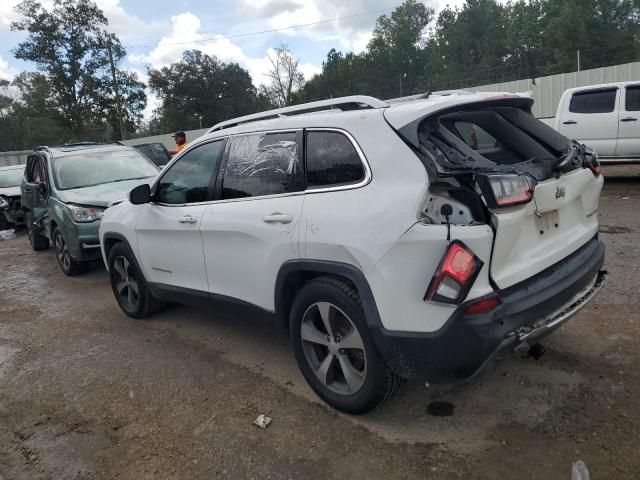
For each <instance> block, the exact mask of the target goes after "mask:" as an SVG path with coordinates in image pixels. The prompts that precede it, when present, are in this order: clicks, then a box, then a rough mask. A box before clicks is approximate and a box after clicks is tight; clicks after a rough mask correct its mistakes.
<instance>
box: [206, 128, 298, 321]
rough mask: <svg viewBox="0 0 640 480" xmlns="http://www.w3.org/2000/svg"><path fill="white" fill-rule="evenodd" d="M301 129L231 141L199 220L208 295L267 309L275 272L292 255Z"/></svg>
mask: <svg viewBox="0 0 640 480" xmlns="http://www.w3.org/2000/svg"><path fill="white" fill-rule="evenodd" d="M301 138H302V134H301V132H274V133H258V134H250V135H239V136H235V137H232V138H231V139H230V140H229V141H230V145H229V148H228V151H227V155H226V159H225V162H224V166H223V167H222V168H221V173H220V175H219V179H218V185H217V188H216V191H217V198H218V199H219V200H218V201H216V202H214V203H213V204H212V205H210V206H209V207H208V208H207V211H206V212H205V214H204V217H203V219H202V226H201V230H202V236H203V239H204V254H205V263H206V268H207V275H208V278H209V291H210V292H211V293H212V294H214V295H217V296H222V297H231V298H234V299H237V300H242V301H245V302H248V303H251V304H253V305H257V306H259V307H261V308H264V309H266V310H269V311H273V310H274V291H275V282H276V277H277V275H278V271H279V269H280V267H281V266H282V264H283V263H285V262H286V261H287V260H291V259H297V258H299V249H298V241H297V237H298V235H297V232H298V228H299V221H300V214H301V211H302V204H303V200H304V194H303V193H304V192H303V189H304V179H303V170H302V160H301V159H302V152H301V151H300V149H299V148H298V145H299V144H300V143H301V142H300V140H301Z"/></svg>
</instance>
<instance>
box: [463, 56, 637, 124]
mask: <svg viewBox="0 0 640 480" xmlns="http://www.w3.org/2000/svg"><path fill="white" fill-rule="evenodd" d="M635 80H639V81H640V62H634V63H625V64H622V65H614V66H612V67H602V68H594V69H592V70H583V71H581V72H571V73H560V74H558V75H550V76H548V77H541V78H536V84H535V85H533V83H532V81H531V80H516V81H514V82H503V83H495V84H493V85H483V86H481V87H471V88H465V90H469V91H479V92H513V93H522V92H532V93H533V99H534V100H535V103H534V104H533V114H534V115H535V116H536V117H538V118H545V117H554V116H555V114H556V109H557V108H558V103H559V102H560V97H561V96H562V93H563V92H564V91H565V90H567V89H568V88H574V87H586V86H588V85H598V84H600V83H612V82H628V81H635Z"/></svg>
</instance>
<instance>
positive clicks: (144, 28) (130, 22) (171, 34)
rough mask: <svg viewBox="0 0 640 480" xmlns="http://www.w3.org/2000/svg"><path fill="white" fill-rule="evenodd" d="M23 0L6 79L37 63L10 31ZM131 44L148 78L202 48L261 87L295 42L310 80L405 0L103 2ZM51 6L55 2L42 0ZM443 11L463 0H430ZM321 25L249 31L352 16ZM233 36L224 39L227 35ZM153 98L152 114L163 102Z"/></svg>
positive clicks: (9, 9)
mask: <svg viewBox="0 0 640 480" xmlns="http://www.w3.org/2000/svg"><path fill="white" fill-rule="evenodd" d="M18 1H19V0H0V78H7V79H11V78H12V77H13V76H15V75H16V74H17V73H19V72H20V71H22V70H33V69H34V66H33V65H31V64H28V63H25V62H20V61H18V60H16V59H15V58H13V55H12V53H11V51H12V49H13V48H15V46H16V45H17V44H18V43H19V42H20V41H21V40H23V39H24V34H23V33H20V32H12V31H10V28H9V25H10V22H11V21H13V20H16V19H17V15H16V13H15V11H14V6H15V5H16V4H17V3H18ZM95 1H96V3H97V4H98V5H99V6H100V7H101V8H102V10H103V11H104V12H105V15H106V16H107V18H108V19H109V29H110V30H111V31H113V32H115V33H116V34H117V35H118V37H119V38H120V40H121V42H122V43H123V45H124V46H125V47H126V48H127V52H128V55H127V58H126V60H125V64H124V65H123V66H124V67H125V68H127V69H130V70H133V71H136V72H137V73H138V74H139V76H140V77H141V79H142V80H143V81H145V80H146V71H147V68H148V67H154V68H158V67H161V66H164V65H167V64H169V63H171V62H172V61H176V60H178V59H179V58H180V56H181V53H182V52H183V51H184V50H187V49H192V48H196V49H199V50H202V51H204V52H205V53H208V54H212V55H216V56H217V57H218V58H220V59H221V60H223V61H234V62H238V63H240V64H241V65H242V66H243V67H244V68H246V69H247V70H249V73H250V74H251V75H252V77H253V81H254V83H255V84H256V85H259V84H260V83H262V82H264V72H265V70H266V69H267V57H266V56H267V54H268V53H269V49H271V48H273V47H276V46H278V45H279V44H280V43H281V42H284V43H286V44H288V46H289V48H290V49H291V50H292V51H293V52H294V54H295V56H296V57H298V58H299V59H300V62H301V66H302V71H303V73H304V74H305V77H307V78H309V77H311V76H312V75H313V74H314V73H317V72H319V71H320V66H321V65H322V61H323V59H324V58H325V57H326V54H327V52H328V51H329V50H330V49H331V48H336V49H338V50H342V51H352V50H353V51H361V50H362V49H363V48H364V47H365V46H366V44H367V42H368V40H369V38H370V35H371V31H372V29H373V26H374V24H375V21H376V19H377V18H378V17H379V16H380V15H384V14H389V13H390V12H391V11H392V10H393V9H394V8H395V7H396V6H398V5H399V4H400V3H401V0H349V1H345V0H236V1H229V0H218V1H206V0H172V1H169V0H95ZM41 3H42V4H43V5H45V6H50V5H51V4H52V3H53V0H41ZM425 3H426V4H427V5H429V6H431V7H433V8H434V9H436V11H439V10H440V9H441V8H443V7H444V5H445V4H450V5H452V6H456V5H460V4H461V3H463V0H427V1H425ZM348 16H351V18H346V19H342V20H337V21H332V22H328V23H322V24H319V25H315V26H311V27H305V28H297V29H291V30H285V31H278V32H272V33H265V34H259V35H247V36H238V35H244V34H247V33H252V32H258V31H263V30H270V29H281V28H285V27H289V26H292V25H301V24H308V23H312V22H319V21H324V20H327V19H335V18H337V17H348ZM229 36H231V37H233V38H224V37H229ZM155 102H156V100H155V98H154V97H153V96H152V95H151V96H150V105H149V107H148V109H147V114H148V113H149V112H150V111H151V109H152V108H153V107H154V106H155Z"/></svg>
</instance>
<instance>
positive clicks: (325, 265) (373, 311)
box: [275, 259, 382, 328]
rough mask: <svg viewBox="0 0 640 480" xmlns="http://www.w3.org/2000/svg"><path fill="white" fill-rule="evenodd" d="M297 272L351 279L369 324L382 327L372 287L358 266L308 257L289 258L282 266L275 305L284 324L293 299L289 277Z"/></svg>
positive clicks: (277, 281) (277, 313)
mask: <svg viewBox="0 0 640 480" xmlns="http://www.w3.org/2000/svg"><path fill="white" fill-rule="evenodd" d="M296 273H317V274H325V275H333V276H337V277H342V278H345V279H347V280H349V281H350V282H351V283H353V285H354V287H355V288H356V290H357V291H358V295H360V302H361V304H362V309H363V310H364V314H365V318H366V319H367V324H368V325H369V326H370V327H377V328H382V321H381V320H380V314H379V313H378V307H377V306H376V302H375V299H374V297H373V292H372V291H371V287H370V286H369V283H368V282H367V279H366V278H365V276H364V274H363V273H362V272H361V271H360V270H359V269H358V268H357V267H355V266H353V265H349V264H348V263H342V262H332V261H328V260H307V259H300V260H289V261H287V262H285V263H284V264H283V265H282V267H280V271H279V272H278V276H277V278H276V288H275V306H276V315H277V316H278V318H279V319H280V320H281V321H282V322H283V325H288V322H289V318H288V308H287V305H288V302H290V301H291V300H292V299H291V298H288V297H287V295H286V287H287V279H288V277H289V276H290V275H291V274H296Z"/></svg>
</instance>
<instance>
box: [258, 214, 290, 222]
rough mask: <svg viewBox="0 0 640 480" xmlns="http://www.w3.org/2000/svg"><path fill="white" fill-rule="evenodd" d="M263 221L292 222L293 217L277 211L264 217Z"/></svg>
mask: <svg viewBox="0 0 640 480" xmlns="http://www.w3.org/2000/svg"><path fill="white" fill-rule="evenodd" d="M262 221H263V222H264V223H291V222H293V217H292V216H291V215H288V214H286V213H280V212H275V213H272V214H271V215H267V216H265V217H262Z"/></svg>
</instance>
